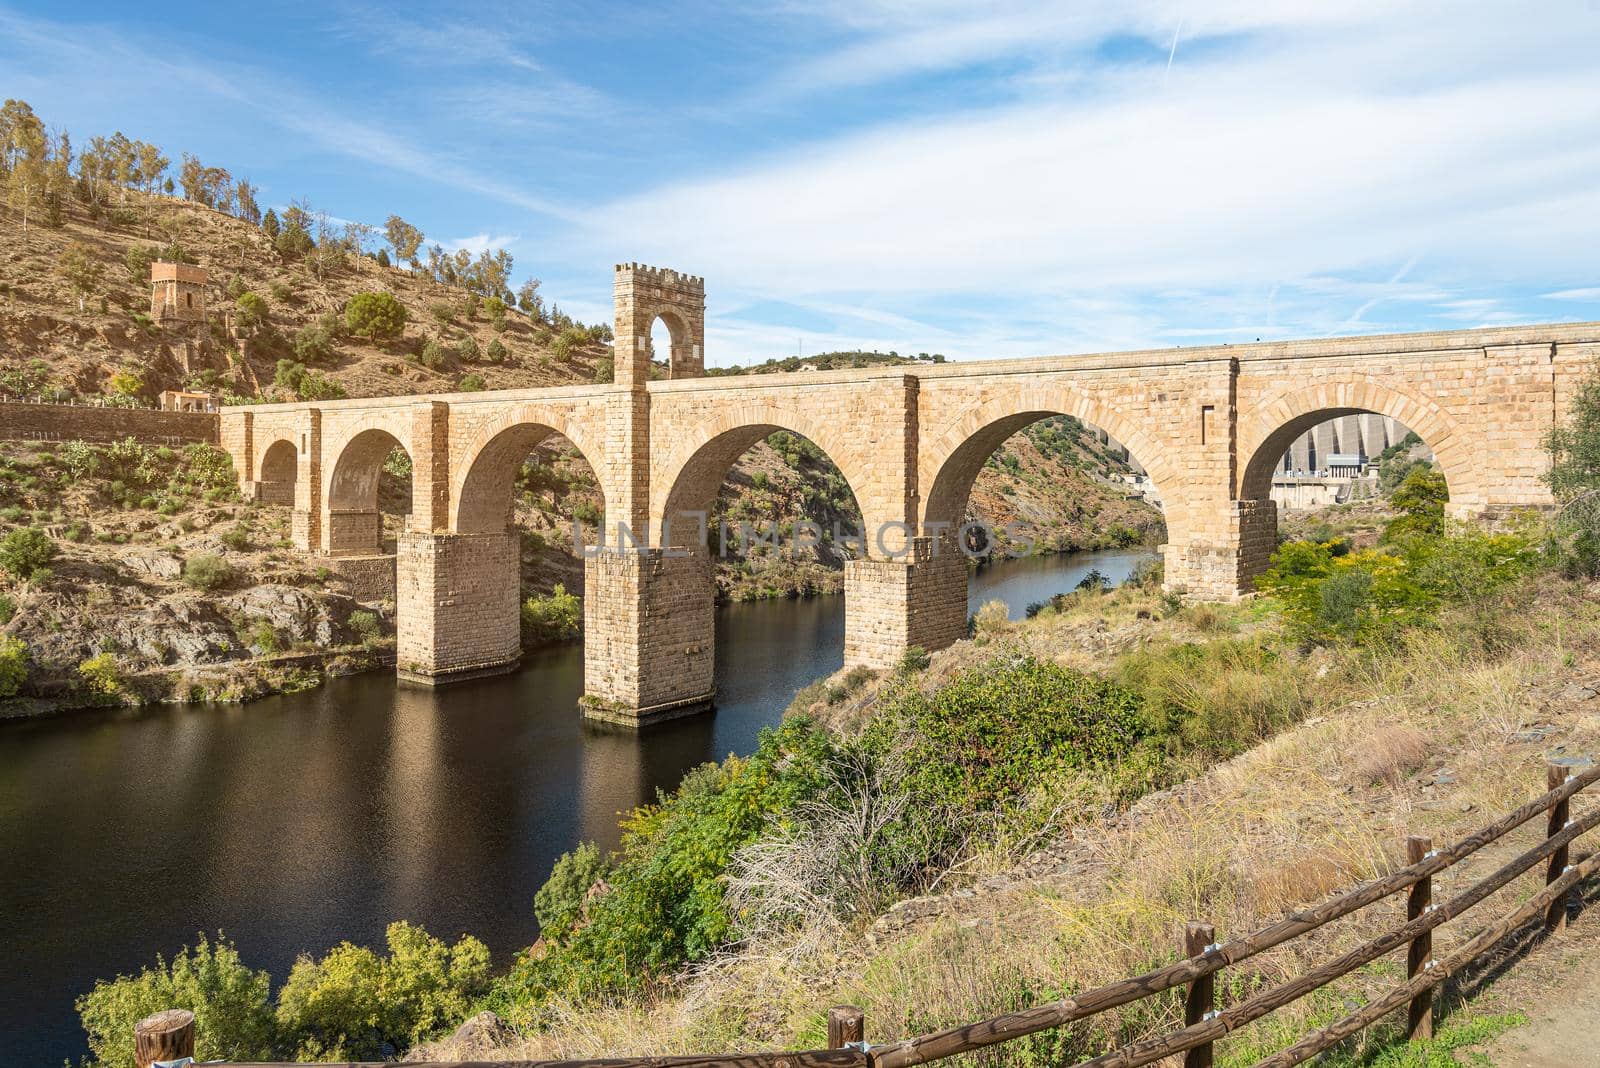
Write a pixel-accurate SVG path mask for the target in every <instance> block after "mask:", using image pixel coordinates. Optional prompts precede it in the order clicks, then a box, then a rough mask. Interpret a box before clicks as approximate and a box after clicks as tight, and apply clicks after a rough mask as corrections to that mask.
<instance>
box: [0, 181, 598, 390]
mask: <svg viewBox="0 0 1600 1068" xmlns="http://www.w3.org/2000/svg"><path fill="white" fill-rule="evenodd" d="M119 196H120V198H121V199H122V200H124V201H125V202H126V203H125V206H123V207H119V208H118V209H116V210H114V211H112V212H110V213H100V214H99V215H98V217H95V216H94V214H93V213H91V211H90V209H89V208H88V207H87V206H85V205H83V204H80V203H79V202H78V201H76V200H75V199H71V198H68V199H66V200H65V201H64V202H63V205H62V208H61V218H60V225H59V226H56V227H51V226H47V225H39V224H38V223H37V222H35V223H34V224H31V225H29V226H28V227H27V229H26V230H23V229H22V227H21V226H20V225H19V220H18V219H17V218H15V217H14V216H13V215H10V214H8V215H5V216H4V217H3V219H0V222H3V228H4V231H5V233H6V237H7V240H6V242H5V248H4V250H3V251H0V354H3V355H0V392H6V393H13V394H23V395H61V396H70V397H78V398H85V397H95V396H109V397H113V398H127V399H128V400H130V401H136V402H143V403H149V402H151V401H152V400H154V398H155V397H156V395H157V394H158V393H159V392H160V391H161V390H163V389H179V388H185V387H189V388H201V389H217V390H221V391H225V392H227V393H229V394H232V395H233V396H234V397H236V398H238V399H241V400H247V401H248V400H253V399H258V398H259V399H272V400H290V399H294V398H295V397H296V396H297V395H299V394H302V393H311V392H317V391H318V390H320V391H321V393H322V394H328V393H332V395H338V394H340V393H342V394H344V395H348V396H352V397H359V396H383V395H394V394H405V393H426V392H448V391H455V390H459V389H470V388H486V389H512V388H520V387H532V386H554V385H566V384H570V383H574V382H588V381H592V380H594V378H595V377H596V373H597V370H598V371H601V372H602V373H603V374H606V375H609V371H607V370H605V368H604V366H603V361H604V360H605V358H606V357H607V356H608V355H609V349H608V348H607V346H606V345H605V344H604V343H603V342H602V341H600V340H599V339H598V338H599V337H601V336H604V335H605V331H604V330H603V329H602V330H595V331H592V332H591V331H589V330H587V329H584V328H582V327H580V326H579V325H577V324H573V323H571V322H570V321H567V320H565V318H564V317H561V316H560V313H559V312H557V313H554V314H553V315H552V314H550V313H544V314H543V315H542V316H540V315H534V314H530V313H527V312H523V311H520V310H507V311H504V312H503V313H499V312H496V309H495V306H494V305H493V304H490V303H487V302H486V301H485V300H484V298H483V297H481V296H480V295H479V294H476V293H473V292H470V291H468V290H467V289H464V288H461V287H457V286H449V285H444V284H442V283H440V282H439V281H437V280H435V279H434V278H432V277H430V276H428V275H427V274H426V273H425V272H413V271H411V270H409V269H399V268H394V267H386V266H382V265H380V264H379V263H378V262H377V261H376V260H375V259H373V258H372V256H370V255H363V256H357V255H355V254H353V253H352V252H351V251H349V250H348V249H347V248H339V249H334V250H333V251H331V252H325V253H319V254H316V255H312V254H309V253H308V254H306V255H300V256H296V255H292V254H290V255H286V254H284V253H282V252H280V250H279V249H278V248H277V247H276V245H275V244H274V242H273V240H272V238H270V237H269V236H268V235H267V234H266V233H265V232H264V231H262V230H261V229H260V228H259V227H257V226H253V225H251V224H250V223H248V222H245V221H244V220H242V219H238V218H235V217H233V216H231V215H228V214H226V213H224V212H221V211H217V210H215V209H213V208H208V207H206V206H204V205H202V204H197V203H195V202H193V201H187V200H180V199H177V198H174V197H166V196H159V195H153V194H146V193H142V192H138V191H136V190H128V189H124V190H120V191H119ZM74 255H82V256H85V257H87V258H88V262H89V263H90V268H89V273H90V274H93V275H96V276H97V277H96V279H95V281H94V283H93V285H92V286H90V287H89V288H88V289H87V290H86V291H82V292H80V291H79V290H77V289H75V286H74V282H73V281H72V280H71V279H70V277H69V274H70V271H69V267H68V266H67V265H69V264H71V263H72V262H73V260H72V256H74ZM178 256H181V257H182V258H183V259H185V260H187V261H190V262H193V263H196V264H197V265H199V266H201V267H204V268H205V269H206V271H207V272H208V273H209V275H210V279H211V287H210V292H209V294H208V300H207V305H208V311H209V312H210V313H211V314H210V323H209V326H208V327H207V328H204V329H202V330H200V331H198V332H197V331H196V330H195V328H194V327H191V326H188V325H184V326H176V325H162V324H160V323H157V322H152V321H151V319H150V317H149V314H148V313H149V310H150V268H149V263H150V260H151V259H153V258H174V257H178ZM364 292H383V293H389V294H392V295H393V296H394V297H395V298H396V299H397V300H399V302H400V303H401V305H403V306H404V308H405V312H406V315H405V318H406V322H405V327H404V330H403V332H402V333H401V334H400V336H399V337H398V338H395V339H393V340H390V341H384V342H381V343H376V344H375V343H372V342H370V341H368V340H365V339H363V338H360V337H357V336H355V335H354V334H352V333H351V332H350V331H349V329H348V327H347V325H346V321H345V318H344V311H345V307H346V304H347V303H348V301H349V300H350V298H351V297H353V296H355V295H356V294H357V293H364ZM80 295H81V296H83V298H84V299H83V300H82V302H81V307H80V301H79V299H78V298H79V296H80ZM241 301H242V302H243V303H242V304H241ZM257 301H259V302H260V303H259V304H257ZM241 308H247V309H259V311H256V310H249V311H244V312H242V311H241ZM186 342H191V343H195V348H197V349H198V350H199V351H198V352H197V353H196V355H195V357H194V358H191V359H190V360H189V361H188V363H189V367H188V369H187V370H186V369H185V367H184V359H183V351H184V348H185V343H186ZM430 342H431V343H432V345H431V346H430ZM279 360H290V361H293V362H296V363H300V364H303V365H304V366H305V367H306V368H307V369H308V370H310V371H313V372H315V373H316V377H314V378H313V381H312V386H311V388H310V389H307V388H306V386H305V385H304V383H303V382H302V384H301V387H300V389H298V390H297V389H296V388H295V385H294V384H293V383H292V382H290V381H275V379H278V378H279V376H278V372H277V365H278V361H279ZM119 375H120V376H119ZM322 383H331V384H332V386H331V388H330V387H329V386H327V385H324V384H322Z"/></svg>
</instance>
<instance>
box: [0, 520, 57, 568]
mask: <svg viewBox="0 0 1600 1068" xmlns="http://www.w3.org/2000/svg"><path fill="white" fill-rule="evenodd" d="M55 558H56V543H55V542H54V541H52V540H50V535H48V534H46V533H45V532H44V531H42V530H40V529H39V528H38V527H17V528H16V529H15V530H13V531H11V532H10V533H8V534H7V535H6V536H5V537H4V538H0V567H3V568H5V569H6V571H8V572H10V573H11V574H12V575H15V576H16V577H17V578H19V579H24V580H26V579H30V578H32V577H33V576H34V575H35V574H36V573H37V572H39V571H41V570H43V569H44V568H47V567H49V566H50V562H51V561H52V560H54V559H55Z"/></svg>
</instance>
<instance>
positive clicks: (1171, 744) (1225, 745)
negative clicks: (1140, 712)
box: [1116, 639, 1310, 759]
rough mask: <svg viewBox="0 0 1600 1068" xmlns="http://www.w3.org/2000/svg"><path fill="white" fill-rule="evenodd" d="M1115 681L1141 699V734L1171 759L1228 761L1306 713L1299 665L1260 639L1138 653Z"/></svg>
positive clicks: (1123, 662)
mask: <svg viewBox="0 0 1600 1068" xmlns="http://www.w3.org/2000/svg"><path fill="white" fill-rule="evenodd" d="M1116 679H1117V681H1118V682H1120V683H1122V684H1123V685H1124V686H1126V687H1128V688H1129V689H1131V690H1134V691H1137V692H1138V693H1139V694H1140V695H1141V696H1142V697H1143V699H1144V718H1145V725H1146V730H1147V731H1148V732H1149V733H1150V734H1152V735H1159V736H1161V737H1163V739H1164V743H1165V745H1166V748H1167V750H1168V751H1169V752H1171V753H1174V754H1177V753H1181V752H1183V751H1186V750H1192V751H1197V752H1199V753H1202V754H1204V755H1205V756H1206V757H1207V758H1210V759H1223V758H1226V757H1230V756H1232V755H1234V754H1235V753H1238V752H1241V751H1243V750H1244V749H1246V748H1248V747H1249V746H1251V745H1253V744H1255V743H1256V742H1257V741H1259V740H1261V739H1262V738H1265V737H1267V736H1269V735H1271V734H1273V733H1276V732H1277V731H1279V730H1282V729H1283V728H1285V727H1287V726H1289V725H1290V724H1292V723H1295V722H1297V721H1298V720H1299V719H1300V718H1301V717H1302V716H1303V715H1305V713H1306V712H1307V711H1308V710H1309V708H1310V696H1309V693H1308V691H1307V688H1306V685H1305V680H1304V679H1303V678H1302V676H1301V673H1300V669H1299V667H1298V666H1297V662H1296V661H1295V660H1294V659H1293V658H1291V657H1286V656H1284V655H1282V654H1281V653H1279V652H1278V651H1277V650H1275V649H1273V648H1272V647H1271V646H1270V645H1267V644H1266V643H1264V642H1261V641H1258V640H1244V639H1221V640H1217V641H1210V642H1205V643H1200V644H1194V643H1185V644H1182V645H1173V646H1159V647H1154V646H1146V647H1142V648H1140V649H1137V650H1135V651H1133V652H1131V653H1129V654H1128V655H1126V656H1124V657H1122V658H1121V659H1120V660H1119V661H1118V662H1117V667H1116Z"/></svg>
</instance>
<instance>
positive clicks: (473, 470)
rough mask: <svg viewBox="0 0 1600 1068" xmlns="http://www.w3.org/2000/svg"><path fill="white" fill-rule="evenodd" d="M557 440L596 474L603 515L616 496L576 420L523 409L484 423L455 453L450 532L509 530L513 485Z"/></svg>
mask: <svg viewBox="0 0 1600 1068" xmlns="http://www.w3.org/2000/svg"><path fill="white" fill-rule="evenodd" d="M557 435H559V436H560V437H563V438H566V439H567V440H568V441H570V442H571V443H572V444H573V447H575V448H576V449H577V450H578V453H579V455H581V456H582V457H583V459H584V461H585V462H586V463H588V465H589V467H590V468H591V469H592V470H593V471H594V474H595V479H596V481H597V482H598V484H599V488H600V497H601V501H602V511H603V512H605V513H606V516H607V520H606V521H607V522H609V521H610V515H609V509H610V508H612V507H613V506H614V505H615V503H616V495H615V494H614V493H613V492H612V489H611V487H610V485H608V479H607V477H606V475H607V467H606V466H605V465H604V464H603V463H602V462H601V461H602V460H603V459H604V457H605V455H606V454H605V452H604V451H603V450H602V449H601V447H600V446H601V442H600V441H598V440H596V439H594V438H593V437H592V436H591V435H590V434H589V433H588V432H587V431H586V430H585V429H584V427H583V425H582V424H581V423H579V422H578V421H576V420H572V419H567V418H564V417H563V416H562V415H560V414H559V413H557V412H555V411H551V410H549V409H545V408H539V407H531V406H521V407H517V408H515V409H512V410H511V411H508V412H505V413H504V414H502V415H500V416H498V417H496V418H494V419H492V420H490V421H489V422H487V423H485V424H484V425H483V426H482V427H481V428H479V429H478V431H477V432H476V433H475V434H474V435H473V436H472V438H471V439H470V440H469V441H468V442H467V443H466V445H465V446H463V447H462V448H461V449H460V450H459V451H458V452H457V453H456V457H455V461H456V462H453V463H452V465H451V474H450V527H449V529H450V530H451V532H452V533H456V534H498V533H501V532H503V531H505V530H507V529H508V528H509V527H510V525H511V517H512V505H513V503H514V502H513V482H514V480H515V478H516V473H517V470H518V468H519V467H521V465H522V462H523V460H525V459H526V458H527V456H528V454H529V453H530V452H532V451H533V450H534V449H535V448H536V447H537V446H539V445H541V444H543V443H544V442H546V441H548V440H549V439H550V438H552V437H555V436H557Z"/></svg>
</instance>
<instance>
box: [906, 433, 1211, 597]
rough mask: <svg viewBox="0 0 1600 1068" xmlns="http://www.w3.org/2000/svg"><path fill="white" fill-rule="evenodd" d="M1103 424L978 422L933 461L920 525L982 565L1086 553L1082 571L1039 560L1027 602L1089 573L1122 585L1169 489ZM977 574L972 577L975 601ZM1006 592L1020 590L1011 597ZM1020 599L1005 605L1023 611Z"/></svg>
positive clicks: (1162, 514)
mask: <svg viewBox="0 0 1600 1068" xmlns="http://www.w3.org/2000/svg"><path fill="white" fill-rule="evenodd" d="M1169 488H1170V487H1168V486H1164V485H1161V484H1158V482H1157V481H1156V479H1155V477H1153V476H1152V474H1151V472H1150V471H1149V470H1147V469H1146V468H1145V467H1144V466H1143V465H1142V464H1141V463H1140V461H1139V458H1138V457H1136V456H1135V455H1133V453H1132V452H1131V451H1130V450H1129V448H1128V447H1127V446H1126V445H1124V444H1123V443H1122V442H1120V441H1119V440H1117V439H1116V438H1115V437H1113V436H1112V435H1111V434H1110V433H1109V432H1108V431H1106V430H1104V429H1102V428H1100V427H1098V426H1096V425H1094V424H1093V423H1090V422H1088V421H1087V420H1085V419H1083V418H1080V417H1078V416H1076V415H1072V414H1069V413H1066V412H1062V411H1059V410H1057V411H1052V410H1049V409H1031V410H1027V411H1020V412H1012V413H1006V414H991V415H990V417H989V418H988V421H986V422H984V421H981V420H979V421H975V425H973V426H972V428H971V429H969V430H967V431H966V434H965V436H964V437H963V438H962V439H961V440H960V441H959V443H957V444H955V445H954V447H953V448H950V449H949V450H948V452H947V454H946V455H945V456H944V458H943V460H942V462H940V463H939V464H938V466H937V468H936V469H934V470H933V471H932V472H931V484H930V485H929V489H928V492H927V496H926V498H925V500H924V504H923V514H922V531H923V534H924V536H925V537H927V538H929V539H930V540H938V541H940V542H941V543H942V545H943V546H944V547H945V551H951V550H954V551H956V552H959V553H961V554H963V555H964V556H965V557H967V558H968V559H972V560H976V561H978V562H980V563H982V562H986V561H992V560H997V559H1000V558H1003V557H1017V556H1029V555H1039V554H1054V553H1078V552H1092V553H1105V554H1106V555H1104V556H1100V557H1094V558H1091V559H1090V561H1089V567H1088V568H1087V570H1085V571H1083V572H1082V573H1081V574H1080V573H1079V572H1078V571H1075V570H1073V569H1069V568H1066V567H1060V568H1055V567H1044V568H1040V569H1039V570H1038V573H1037V578H1036V579H1034V580H1033V581H1032V582H1030V583H1028V584H1026V585H1025V586H1021V587H1019V589H1026V591H1027V593H1026V597H1027V599H1028V600H1030V601H1042V600H1047V599H1048V597H1049V596H1052V595H1053V594H1055V593H1061V592H1066V591H1067V590H1070V589H1072V588H1073V587H1074V586H1075V585H1076V584H1077V583H1079V582H1080V581H1083V580H1084V578H1085V577H1086V576H1088V577H1089V578H1090V579H1091V580H1093V579H1095V578H1096V576H1099V577H1103V578H1104V579H1105V580H1106V581H1108V582H1111V583H1119V582H1121V581H1123V580H1125V579H1126V578H1128V577H1130V576H1131V575H1132V574H1133V573H1135V571H1136V570H1137V569H1138V568H1139V566H1140V565H1141V564H1142V562H1143V561H1144V560H1146V559H1147V558H1149V557H1151V556H1153V554H1154V548H1155V546H1157V545H1159V544H1161V543H1162V542H1164V541H1166V540H1167V538H1168V534H1169V529H1168V528H1169V521H1171V520H1172V519H1173V518H1174V517H1175V513H1176V507H1175V506H1176V505H1178V504H1180V503H1181V502H1179V501H1177V500H1176V499H1175V496H1173V495H1171V494H1170V493H1169V494H1164V493H1163V490H1164V489H1169ZM982 582H983V576H982V574H981V573H977V574H974V575H973V576H972V579H971V589H972V594H973V596H974V597H975V598H980V599H981V596H982V594H981V591H980V589H979V587H980V584H981V583H982ZM1007 599H1008V600H1017V599H1019V598H1015V597H1009V598H1007ZM1025 607H1026V605H1025V604H1010V605H1008V608H1009V611H1010V614H1011V615H1013V616H1016V615H1019V614H1021V612H1022V611H1023V610H1025Z"/></svg>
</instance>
